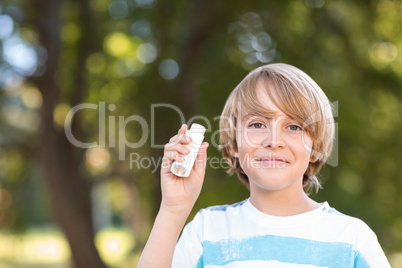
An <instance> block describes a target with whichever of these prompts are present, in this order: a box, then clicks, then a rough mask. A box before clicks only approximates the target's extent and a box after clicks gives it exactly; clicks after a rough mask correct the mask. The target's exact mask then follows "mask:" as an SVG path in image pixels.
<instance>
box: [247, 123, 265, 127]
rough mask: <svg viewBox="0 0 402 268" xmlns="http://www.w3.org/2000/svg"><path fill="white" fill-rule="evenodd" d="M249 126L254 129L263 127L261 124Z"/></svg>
mask: <svg viewBox="0 0 402 268" xmlns="http://www.w3.org/2000/svg"><path fill="white" fill-rule="evenodd" d="M249 126H250V127H254V128H263V127H264V125H263V124H261V123H252V124H250V125H249Z"/></svg>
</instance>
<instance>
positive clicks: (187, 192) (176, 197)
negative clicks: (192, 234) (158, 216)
mask: <svg viewBox="0 0 402 268" xmlns="http://www.w3.org/2000/svg"><path fill="white" fill-rule="evenodd" d="M186 132H187V125H185V124H183V125H182V126H181V128H180V129H179V132H178V134H177V135H175V136H173V137H172V138H171V139H170V140H169V143H167V144H166V145H165V150H164V155H163V159H162V168H161V187H162V204H161V208H163V209H167V210H168V211H170V212H173V213H184V212H185V213H189V212H190V211H191V209H192V208H193V206H194V203H195V201H196V200H197V198H198V196H199V195H200V192H201V188H202V183H203V181H204V176H205V167H206V163H207V148H208V143H207V142H203V143H202V145H201V147H200V150H199V151H198V155H197V158H196V160H195V163H194V167H193V168H192V170H191V173H190V176H189V177H186V178H182V177H178V176H176V175H174V174H173V173H172V172H171V171H170V168H171V167H172V163H173V162H174V161H181V160H180V159H182V160H184V159H183V157H182V156H181V155H187V154H188V153H189V152H190V151H189V150H188V149H187V148H185V146H184V145H186V144H189V143H191V138H190V137H189V136H187V135H185V133H186Z"/></svg>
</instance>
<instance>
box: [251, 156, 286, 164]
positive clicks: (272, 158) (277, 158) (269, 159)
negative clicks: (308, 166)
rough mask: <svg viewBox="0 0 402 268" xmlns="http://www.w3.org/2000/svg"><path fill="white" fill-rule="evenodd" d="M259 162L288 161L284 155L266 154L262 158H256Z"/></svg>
mask: <svg viewBox="0 0 402 268" xmlns="http://www.w3.org/2000/svg"><path fill="white" fill-rule="evenodd" d="M258 161H260V162H281V163H288V162H287V161H286V159H285V158H284V157H281V156H266V157H263V158H260V159H258Z"/></svg>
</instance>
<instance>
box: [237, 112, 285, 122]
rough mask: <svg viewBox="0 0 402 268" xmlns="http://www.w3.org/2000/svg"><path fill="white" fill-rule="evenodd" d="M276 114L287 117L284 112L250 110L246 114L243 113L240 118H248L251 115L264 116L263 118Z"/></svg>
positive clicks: (276, 115) (275, 115)
mask: <svg viewBox="0 0 402 268" xmlns="http://www.w3.org/2000/svg"><path fill="white" fill-rule="evenodd" d="M278 116H285V117H288V116H287V115H285V114H284V113H278V112H267V111H261V112H260V111H256V112H250V113H247V114H244V115H243V116H242V119H243V120H244V119H249V118H251V117H265V118H273V117H278Z"/></svg>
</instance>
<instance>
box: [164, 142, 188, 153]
mask: <svg viewBox="0 0 402 268" xmlns="http://www.w3.org/2000/svg"><path fill="white" fill-rule="evenodd" d="M169 151H176V152H178V153H180V154H183V155H186V154H188V153H190V149H188V148H187V147H186V146H185V145H183V144H180V143H175V142H173V143H167V144H166V145H165V153H167V152H169Z"/></svg>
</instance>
